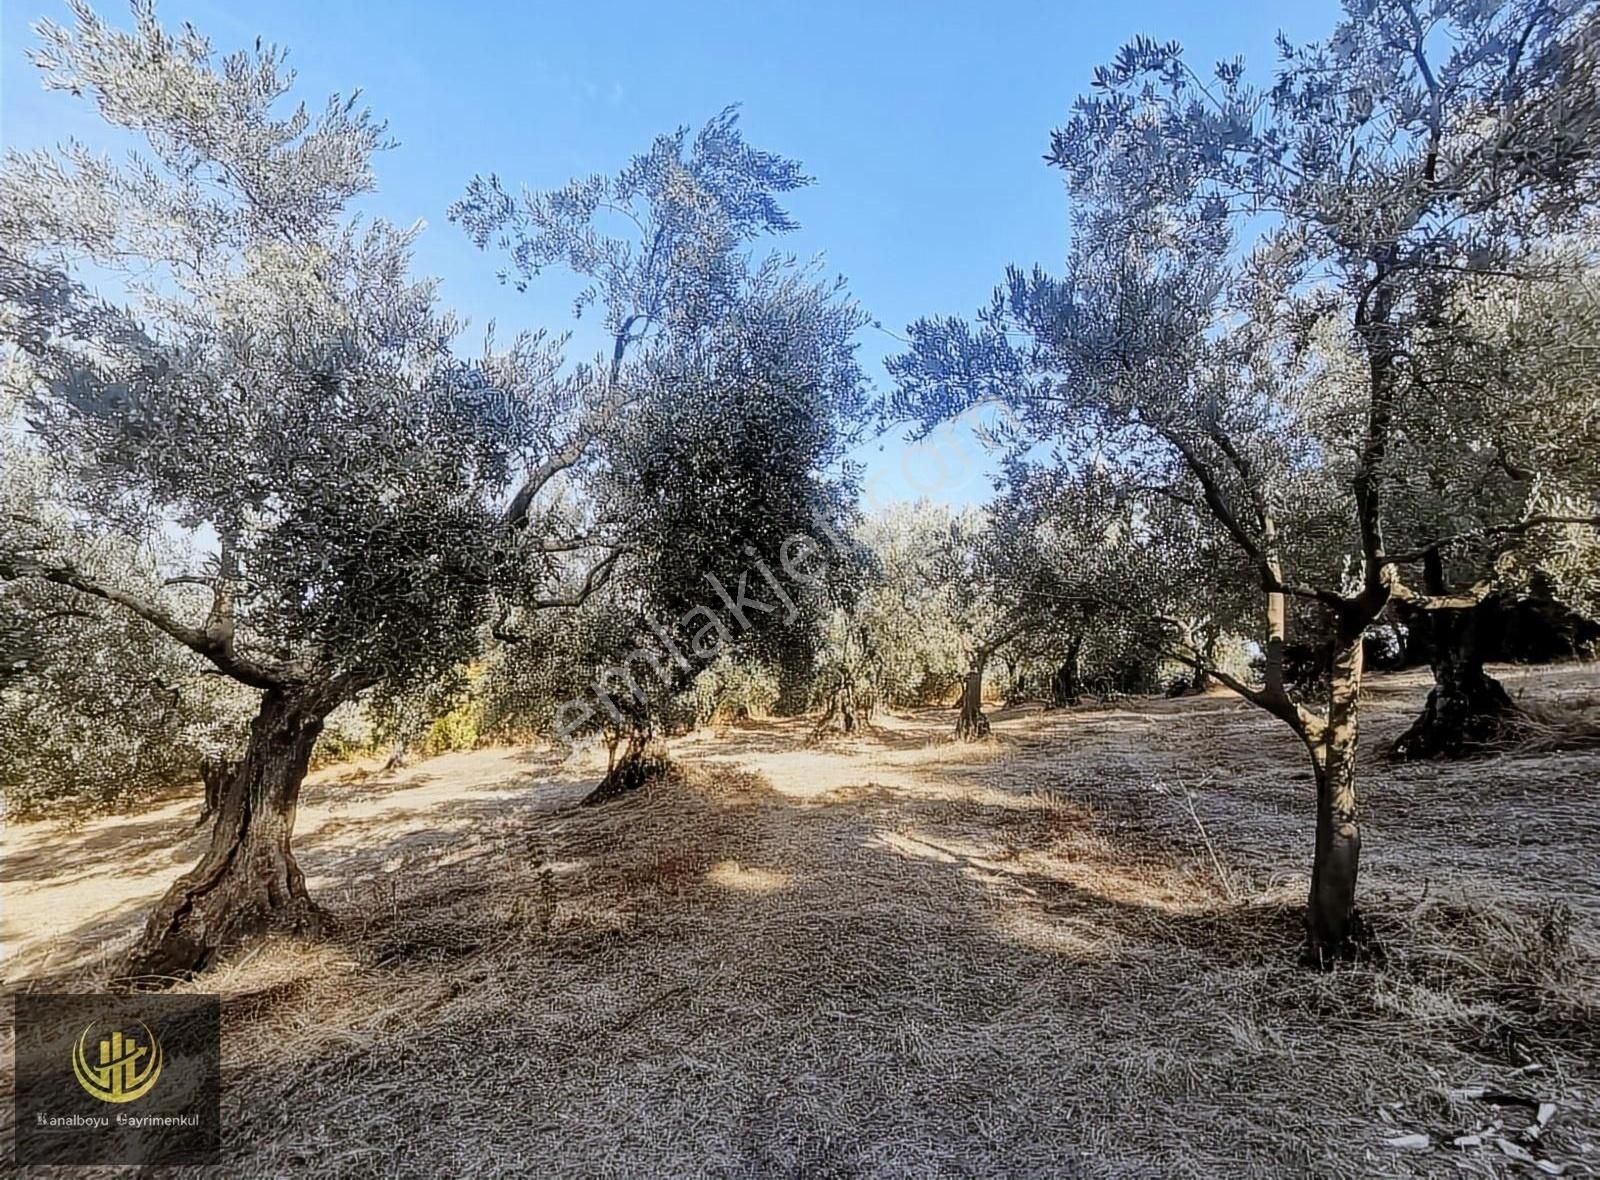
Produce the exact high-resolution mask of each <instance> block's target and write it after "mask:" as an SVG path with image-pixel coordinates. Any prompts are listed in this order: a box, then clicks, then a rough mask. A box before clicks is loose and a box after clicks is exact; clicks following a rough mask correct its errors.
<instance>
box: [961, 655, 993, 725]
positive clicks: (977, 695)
mask: <svg viewBox="0 0 1600 1180" xmlns="http://www.w3.org/2000/svg"><path fill="white" fill-rule="evenodd" d="M987 663H988V656H987V655H984V654H980V655H978V656H977V657H976V658H975V659H974V660H973V662H972V667H971V668H970V669H969V670H968V671H967V679H966V682H965V684H964V685H963V686H962V689H961V712H960V715H959V716H957V717H956V737H957V738H958V739H959V740H961V741H964V742H970V741H976V740H977V739H978V738H982V737H987V736H988V735H989V719H988V718H987V717H985V716H984V714H983V669H984V665H985V664H987Z"/></svg>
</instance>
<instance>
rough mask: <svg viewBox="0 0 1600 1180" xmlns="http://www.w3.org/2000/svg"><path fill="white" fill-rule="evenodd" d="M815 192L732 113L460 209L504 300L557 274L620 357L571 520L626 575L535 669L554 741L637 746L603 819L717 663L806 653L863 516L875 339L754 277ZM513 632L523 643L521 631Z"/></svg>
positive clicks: (801, 285) (612, 784) (811, 287)
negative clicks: (840, 548)
mask: <svg viewBox="0 0 1600 1180" xmlns="http://www.w3.org/2000/svg"><path fill="white" fill-rule="evenodd" d="M808 183H809V180H808V178H807V177H806V176H805V175H804V173H803V172H802V171H801V169H800V166H799V165H798V164H796V163H795V162H793V161H791V160H787V159H784V158H783V157H781V156H778V155H775V154H773V153H770V152H765V151H761V150H759V149H757V148H755V147H752V146H751V145H750V144H748V143H747V142H746V141H745V139H744V137H743V135H742V134H741V132H740V130H739V127H738V123H737V119H736V115H735V112H734V111H733V110H731V109H730V110H726V111H723V112H722V113H721V114H719V115H718V116H717V117H715V118H713V119H712V120H710V121H709V122H708V123H707V124H706V125H705V126H704V127H703V128H702V129H701V130H700V131H699V132H698V133H696V134H693V135H691V134H690V132H689V130H688V129H687V128H680V129H678V130H677V131H675V132H673V133H671V134H668V135H663V136H660V137H658V138H657V139H656V140H655V142H654V143H653V144H652V145H651V147H650V148H649V149H648V150H647V151H645V152H643V153H641V154H640V155H637V156H635V157H634V158H633V159H632V160H630V161H629V163H628V164H627V166H626V167H625V168H623V169H622V170H621V171H620V172H618V173H617V174H616V175H615V176H592V177H589V178H586V179H581V180H575V181H573V182H572V183H570V184H568V185H567V186H565V187H563V188H560V189H557V190H554V191H550V192H524V193H522V194H521V195H520V196H519V197H513V196H511V195H509V194H508V193H506V191H505V190H504V189H503V188H502V186H501V184H500V182H499V181H498V180H496V179H495V178H493V177H488V178H479V179H477V180H474V181H473V183H472V184H471V186H470V187H469V189H468V191H467V194H466V196H465V197H464V198H463V199H462V200H461V201H460V202H458V203H457V204H456V205H455V206H454V208H453V209H452V214H451V215H452V217H453V218H455V219H456V220H457V221H458V222H460V223H461V224H462V225H463V226H464V227H465V228H466V229H467V231H468V232H469V233H470V234H471V236H472V238H473V240H474V241H475V242H476V243H477V244H478V245H479V246H481V247H487V246H489V245H490V244H494V245H496V246H497V247H498V248H500V249H501V250H503V251H505V252H506V254H507V256H508V257H509V259H510V263H511V267H510V269H509V270H508V271H507V272H506V274H505V275H504V276H503V277H504V278H505V279H506V280H507V281H511V282H515V283H516V284H517V285H518V286H519V287H521V286H525V285H526V284H528V283H530V282H532V281H533V280H534V279H535V278H536V277H537V276H538V275H539V273H540V272H541V271H542V270H543V269H545V268H547V267H560V268H563V269H565V270H567V271H569V272H571V273H573V274H575V275H577V276H579V277H580V278H582V279H583V280H586V282H587V283H588V285H587V287H586V288H585V290H584V293H583V295H582V296H581V297H580V299H579V301H578V310H579V311H580V312H582V311H584V310H586V309H588V308H589V307H590V306H597V307H598V309H599V311H600V313H601V315H602V317H603V321H604V328H605V333H606V336H607V337H608V339H609V345H608V347H607V349H606V354H605V357H604V360H603V370H604V374H605V383H606V385H607V387H608V389H609V390H610V391H611V393H612V395H613V397H614V398H615V399H616V400H617V403H618V405H619V406H620V407H621V408H620V409H619V411H618V413H617V415H616V417H615V418H614V420H613V421H612V422H611V424H610V426H609V427H608V429H607V430H606V432H605V434H604V436H603V437H602V438H601V439H600V440H599V441H598V443H597V445H596V447H595V449H594V452H593V470H592V471H591V472H590V474H589V476H588V478H587V479H586V480H585V484H584V487H583V489H582V492H581V497H580V512H581V515H582V519H583V521H584V527H585V529H586V530H587V532H588V534H589V535H591V536H602V537H604V538H605V539H606V543H607V544H608V545H610V546H612V547H613V548H614V550H615V551H616V553H617V554H618V556H617V558H616V561H615V564H614V566H613V567H612V568H611V569H610V571H609V573H610V576H609V578H608V579H607V582H606V585H605V586H604V587H603V589H602V591H601V592H599V593H597V594H596V596H595V597H594V598H593V599H592V601H591V602H590V603H589V604H588V606H587V608H586V610H585V611H584V612H583V613H584V616H585V617H584V620H583V622H582V624H581V625H580V626H578V627H576V628H575V629H574V630H573V631H572V633H571V634H570V636H569V637H568V640H567V642H565V643H564V644H563V645H562V650H564V651H565V652H566V653H567V658H565V659H563V660H560V661H557V662H556V664H554V665H550V664H544V665H542V668H543V674H545V675H546V676H547V677H548V682H547V683H546V684H545V685H543V686H542V687H540V688H539V689H538V690H537V691H534V692H531V694H530V695H531V696H533V697H536V698H543V699H546V700H548V701H551V702H555V703H556V706H557V707H556V708H555V709H553V710H552V711H551V712H550V714H549V716H548V721H549V722H550V723H551V725H552V727H553V728H554V729H555V730H556V732H557V733H558V734H559V735H560V736H562V737H564V738H569V739H570V738H573V737H576V736H579V735H581V734H583V733H587V732H593V731H599V732H603V733H604V734H605V735H606V736H607V739H608V742H609V744H610V745H611V748H612V749H613V752H615V751H616V750H617V749H619V748H620V747H622V746H623V745H625V746H626V752H625V754H624V755H623V757H622V758H621V759H620V760H618V759H616V758H615V757H614V758H613V762H612V767H611V771H610V773H609V774H608V775H607V777H606V779H605V780H604V781H603V782H602V783H601V785H600V786H599V787H598V788H597V789H596V791H595V793H594V795H593V799H594V800H595V801H597V802H598V801H600V800H602V799H605V798H609V797H611V796H612V795H614V794H616V793H618V792H620V791H622V790H626V789H630V788H632V787H635V786H638V785H641V784H642V782H643V781H645V779H646V778H648V774H647V773H645V772H646V771H647V770H649V769H650V768H651V766H653V765H654V763H651V764H650V765H647V760H646V749H647V747H648V745H649V743H650V740H651V738H652V737H653V736H654V735H655V734H656V733H657V732H659V731H660V730H661V729H662V728H663V727H664V726H666V725H668V724H670V723H671V721H672V716H673V712H674V710H675V709H677V708H679V707H681V706H682V705H684V704H685V698H686V694H687V693H688V692H689V689H690V688H691V685H692V683H693V681H694V679H695V678H696V677H697V676H698V675H699V674H700V672H702V671H703V670H704V669H705V668H706V667H707V666H708V665H710V664H711V663H712V662H713V661H715V660H716V659H717V657H719V656H722V655H734V654H738V655H739V656H740V657H741V658H742V659H746V660H754V661H756V662H758V663H764V664H766V665H769V666H776V665H782V664H790V663H794V662H795V660H796V657H797V654H798V656H800V657H804V658H806V659H809V656H810V654H811V644H812V642H813V638H814V634H815V620H814V618H811V617H810V616H811V614H812V613H814V611H815V610H816V604H815V602H814V600H813V598H812V596H810V595H808V593H807V591H808V589H814V588H815V583H816V581H817V580H818V579H820V578H821V577H822V576H823V574H824V572H825V570H826V562H823V561H821V560H820V553H821V551H822V549H823V548H824V547H828V546H829V543H828V542H827V540H826V536H827V535H832V536H835V537H837V536H839V535H840V534H839V531H838V530H840V529H842V528H843V527H844V524H843V520H844V516H845V515H846V509H847V505H848V504H849V501H850V498H851V490H852V489H851V480H850V478H849V473H848V471H846V470H845V469H844V468H843V465H842V463H843V454H844V450H845V448H846V446H847V444H848V442H849V439H850V437H851V431H852V429H853V426H854V424H855V423H856V422H857V420H858V419H859V418H860V416H861V413H862V410H863V407H864V404H865V399H864V396H863V391H862V385H863V378H862V374H861V371H860V368H859V366H858V364H857V362H856V359H855V349H856V335H857V333H858V331H859V329H860V328H861V327H862V325H863V324H864V322H865V318H864V316H863V314H862V313H861V311H860V309H859V308H858V307H857V306H856V305H855V304H854V302H853V301H852V300H851V299H850V298H849V296H848V293H847V291H846V290H845V288H844V286H843V284H842V282H825V281H821V280H820V279H819V278H818V276H817V273H816V269H815V268H814V267H811V266H805V265H799V264H796V262H795V261H794V260H793V259H792V258H786V257H783V256H778V255H767V256H764V257H761V258H759V259H758V258H754V257H752V250H753V247H754V246H755V245H756V244H757V243H759V242H760V241H762V240H763V239H764V238H767V237H769V236H771V235H777V234H782V233H785V232H787V231H789V230H791V229H793V228H795V224H796V223H795V222H794V220H793V219H792V218H791V217H790V215H789V213H788V212H787V211H786V210H785V209H784V208H783V207H782V205H780V204H779V200H780V198H781V197H782V196H783V195H784V194H786V193H788V192H791V191H793V190H795V189H797V188H800V187H802V186H803V185H805V184H808ZM813 557H815V558H819V560H817V561H811V560H809V559H810V558H813ZM797 571H798V572H797ZM503 630H504V632H505V633H506V634H507V635H508V636H512V637H514V636H515V635H516V633H517V630H518V625H517V622H516V620H515V619H512V620H509V621H508V623H507V626H506V627H505V628H504V629H503ZM509 658H510V660H511V663H512V665H515V664H516V663H517V662H518V659H517V657H516V656H511V657H509ZM524 687H525V688H527V689H532V688H533V686H531V685H526V683H525V682H524Z"/></svg>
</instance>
